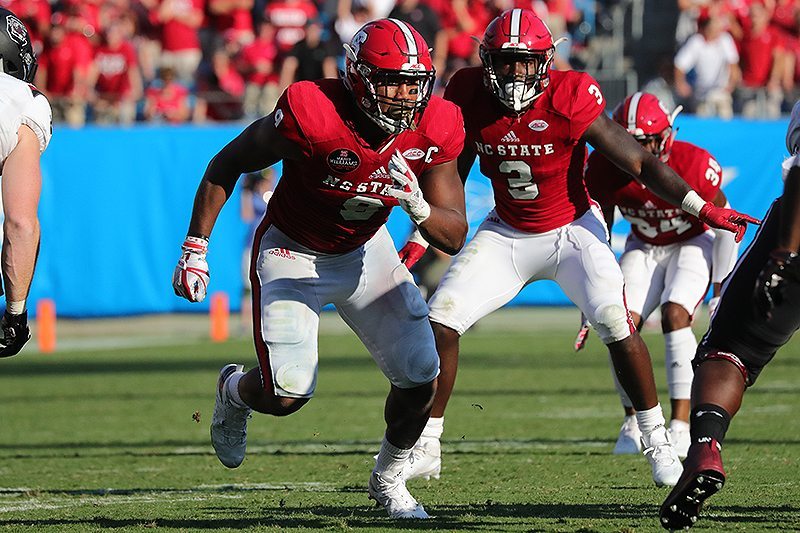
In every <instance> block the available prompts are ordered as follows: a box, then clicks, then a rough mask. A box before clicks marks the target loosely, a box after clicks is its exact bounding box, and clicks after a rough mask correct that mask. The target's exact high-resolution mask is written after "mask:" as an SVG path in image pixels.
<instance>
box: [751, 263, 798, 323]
mask: <svg viewBox="0 0 800 533" xmlns="http://www.w3.org/2000/svg"><path fill="white" fill-rule="evenodd" d="M787 281H793V282H795V283H798V282H800V259H798V255H797V254H796V253H794V252H789V251H786V250H773V252H772V253H771V254H770V256H769V260H767V263H766V264H765V265H764V268H762V269H761V272H760V273H759V274H758V278H756V286H755V289H754V294H753V296H754V298H755V301H756V307H757V309H758V312H759V314H761V316H763V317H766V318H767V320H769V319H770V318H772V311H773V310H774V309H775V307H777V306H779V305H781V304H782V303H783V292H784V290H785V288H786V282H787Z"/></svg>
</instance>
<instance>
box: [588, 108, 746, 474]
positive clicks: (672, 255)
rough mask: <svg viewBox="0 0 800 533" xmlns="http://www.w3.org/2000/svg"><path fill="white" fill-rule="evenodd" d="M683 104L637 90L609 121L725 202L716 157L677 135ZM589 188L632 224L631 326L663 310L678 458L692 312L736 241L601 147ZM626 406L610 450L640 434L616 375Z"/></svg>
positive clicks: (685, 435)
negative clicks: (668, 104)
mask: <svg viewBox="0 0 800 533" xmlns="http://www.w3.org/2000/svg"><path fill="white" fill-rule="evenodd" d="M679 111H680V108H678V109H676V110H675V111H672V112H668V111H667V110H666V109H665V108H664V106H663V105H662V104H661V102H659V100H658V98H656V97H655V96H653V95H652V94H648V93H635V94H633V95H631V96H629V97H628V98H626V99H625V101H624V102H622V103H621V104H620V105H619V106H618V107H617V109H616V110H615V111H614V115H613V118H614V120H615V121H616V122H617V123H618V124H620V125H622V126H623V127H624V128H625V129H627V130H628V132H629V133H630V134H631V135H632V136H633V137H634V138H635V139H636V140H637V141H639V143H640V144H641V145H642V146H643V147H644V148H645V149H647V150H649V151H651V152H652V153H653V155H655V156H656V157H658V158H660V159H661V160H662V161H663V162H664V163H666V164H667V165H668V166H669V167H670V168H671V169H673V170H674V171H675V173H676V174H678V175H679V176H681V177H682V178H683V179H684V180H685V181H686V183H688V184H689V186H690V187H692V188H693V189H694V190H696V191H697V193H698V194H699V195H700V196H701V197H702V198H703V199H704V200H707V201H710V202H713V203H714V204H715V205H718V206H725V205H726V204H727V199H726V198H725V195H724V194H723V192H722V191H721V190H720V186H721V185H722V168H721V167H720V164H719V163H718V162H717V161H716V159H714V157H713V156H712V155H711V154H709V153H708V152H707V151H705V150H703V149H702V148H700V147H698V146H695V145H693V144H691V143H688V142H682V141H674V137H675V133H674V130H673V121H674V118H675V116H676V115H677V113H678V112H679ZM586 186H587V188H588V190H589V193H590V194H591V196H592V198H593V199H594V200H596V201H597V202H598V203H599V204H600V206H601V208H602V210H603V214H604V216H605V219H606V223H607V224H608V227H611V226H612V225H613V223H614V208H615V207H617V208H618V209H619V211H620V212H621V213H622V215H623V216H624V217H625V219H627V220H628V221H629V222H630V223H631V234H630V235H629V236H628V240H627V243H626V245H625V252H624V253H623V255H622V257H621V258H620V266H621V268H622V274H623V276H624V278H625V300H626V302H627V304H628V309H629V310H630V312H631V316H632V318H633V322H634V324H636V326H637V328H641V326H642V323H643V322H644V320H646V319H647V317H648V316H649V315H650V314H651V313H652V312H653V311H654V310H655V309H656V308H660V309H661V325H662V331H663V333H664V343H665V346H666V365H665V367H666V374H667V387H668V390H669V397H670V403H671V407H672V411H671V420H670V427H669V432H670V437H671V440H672V442H673V444H675V447H676V449H677V451H678V456H679V457H681V458H683V457H686V453H687V451H688V449H689V396H690V392H691V385H692V377H693V372H692V366H691V360H692V357H694V353H695V350H696V349H697V340H696V339H695V336H694V333H692V329H691V324H692V318H693V316H694V313H695V310H696V308H697V306H698V305H699V304H700V302H701V301H702V300H703V297H704V296H705V294H706V291H707V289H708V284H709V281H710V282H712V283H713V286H714V295H715V298H714V300H713V302H716V301H717V296H716V295H717V294H719V290H720V285H721V283H722V280H723V279H724V278H725V276H727V275H728V273H729V272H730V270H731V268H732V267H733V262H734V261H735V260H736V256H737V250H738V245H737V243H736V242H735V239H734V236H733V235H732V234H731V233H729V232H727V231H724V230H711V229H709V228H708V226H707V225H706V224H704V223H703V222H701V221H700V220H699V219H697V218H696V217H693V216H691V215H688V214H687V213H685V212H684V211H683V210H682V209H680V208H677V207H674V206H673V205H672V204H670V203H669V202H666V201H665V200H663V199H661V198H659V197H658V196H656V195H655V194H653V193H652V192H651V191H650V190H649V189H647V187H645V186H644V185H643V184H642V183H640V182H639V181H638V180H636V179H634V178H633V176H631V175H630V174H628V173H626V172H625V171H623V170H622V169H620V168H619V167H617V166H616V165H614V164H613V163H611V162H610V161H609V160H608V158H606V157H605V156H604V155H603V154H601V153H599V152H597V151H596V152H593V153H592V155H591V156H589V160H588V162H587V165H586ZM615 382H616V385H617V390H618V392H619V393H620V398H621V400H622V404H623V407H624V409H625V415H626V416H625V420H624V422H623V424H622V428H621V429H620V433H619V437H618V438H617V442H616V445H615V447H614V453H617V454H625V453H639V451H640V450H641V439H640V437H641V433H640V432H639V427H638V424H637V423H636V418H635V416H634V410H633V407H632V404H631V401H630V399H629V398H628V396H627V395H626V394H625V392H624V390H622V388H621V387H620V386H619V382H618V381H617V380H616V379H615Z"/></svg>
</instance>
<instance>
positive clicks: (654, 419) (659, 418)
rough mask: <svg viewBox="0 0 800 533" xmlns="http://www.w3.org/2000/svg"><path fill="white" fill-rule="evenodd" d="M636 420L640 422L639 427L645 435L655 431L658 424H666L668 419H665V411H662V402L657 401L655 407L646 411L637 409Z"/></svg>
mask: <svg viewBox="0 0 800 533" xmlns="http://www.w3.org/2000/svg"><path fill="white" fill-rule="evenodd" d="M636 421H637V422H639V429H640V430H641V431H642V433H643V434H645V435H647V434H648V433H650V432H651V431H653V429H654V428H655V427H656V426H663V425H665V424H666V420H664V413H663V412H662V411H661V404H660V403H657V404H656V406H655V407H651V408H650V409H647V410H645V411H637V412H636Z"/></svg>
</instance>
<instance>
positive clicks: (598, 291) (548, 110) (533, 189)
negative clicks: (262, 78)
mask: <svg viewBox="0 0 800 533" xmlns="http://www.w3.org/2000/svg"><path fill="white" fill-rule="evenodd" d="M554 45H555V43H554V42H553V38H552V35H551V34H550V30H549V29H548V28H547V26H546V25H545V24H544V22H542V20H541V19H539V18H538V17H537V16H536V15H535V14H534V13H533V12H532V11H529V10H525V9H512V10H508V11H505V12H504V13H502V14H501V15H500V16H498V17H497V18H496V19H494V20H493V21H492V22H491V23H490V24H489V26H488V27H487V28H486V32H485V34H484V36H483V40H482V42H481V46H480V56H481V61H482V63H483V67H482V68H481V67H473V68H465V69H462V70H460V71H458V72H457V73H456V74H455V75H454V76H453V77H452V78H451V80H450V83H449V84H448V86H447V89H446V92H445V98H447V99H450V100H452V101H453V102H455V103H456V104H457V105H458V106H459V107H460V108H461V109H462V111H463V112H464V118H465V126H466V129H467V139H466V142H465V145H464V151H463V152H462V153H461V155H460V156H459V158H458V167H459V173H460V174H461V177H462V179H465V178H466V177H467V174H468V173H469V170H470V168H471V166H472V164H473V162H474V160H475V157H476V156H477V157H479V159H480V168H481V171H482V172H483V174H484V175H486V176H488V177H489V178H490V179H491V181H492V187H493V189H494V198H495V204H496V208H495V210H494V211H493V212H491V213H489V215H488V216H487V218H486V219H485V220H484V222H483V223H482V224H481V226H480V228H479V229H478V232H477V233H476V235H475V237H474V238H473V239H472V241H470V243H469V244H468V245H467V246H466V247H465V248H464V249H463V250H462V251H461V252H460V253H459V254H458V256H457V257H456V258H455V259H454V260H453V262H452V263H451V265H450V268H449V270H448V272H447V274H445V276H444V278H443V279H442V282H441V284H440V285H439V288H438V289H437V291H436V293H435V294H434V295H433V297H432V298H431V300H430V302H429V305H430V308H431V311H430V319H431V321H432V322H433V327H434V334H435V336H436V344H437V348H438V350H439V356H440V357H441V363H440V364H441V374H440V376H439V380H438V382H439V383H438V390H437V393H436V399H435V400H434V407H433V411H432V415H431V419H430V420H429V422H428V424H427V425H426V428H425V430H424V432H423V434H422V438H421V439H420V441H419V443H418V444H417V446H416V447H415V451H414V453H413V454H412V457H411V459H410V464H409V466H408V468H407V471H406V474H407V475H408V477H409V478H411V477H417V476H423V477H425V476H437V475H438V474H439V470H440V467H441V457H440V453H441V452H440V445H439V438H440V436H441V433H442V428H443V415H444V410H445V407H446V405H447V400H448V399H449V397H450V394H451V392H452V388H453V384H454V381H455V376H456V367H457V362H458V344H459V338H460V336H461V335H462V334H463V333H464V332H465V331H466V330H467V329H468V328H469V327H470V326H471V325H472V324H474V323H475V322H476V321H477V320H479V319H480V318H481V317H483V316H486V315H487V314H489V313H491V312H492V311H494V310H495V309H498V308H500V307H501V306H503V305H505V304H506V303H507V302H509V301H510V300H511V299H512V298H513V297H514V296H515V295H516V294H517V293H518V292H519V291H520V290H521V289H522V288H523V287H524V286H525V285H527V284H528V283H530V282H533V281H536V280H540V279H551V280H555V281H556V282H557V283H558V284H559V285H560V286H561V288H562V290H563V291H564V292H565V293H566V294H567V296H568V297H569V298H570V299H571V300H572V301H573V302H574V303H575V304H576V305H577V306H578V307H579V308H580V309H581V311H582V312H583V313H584V315H585V316H586V317H587V318H588V320H589V322H590V323H591V324H592V326H594V329H595V330H596V331H597V332H598V333H599V335H600V337H601V339H602V340H603V341H604V343H605V344H607V345H608V348H609V351H610V352H611V359H612V362H613V364H614V369H615V371H616V373H617V377H618V378H619V380H620V383H621V384H622V387H623V388H624V390H625V391H626V392H627V394H628V396H629V397H630V399H631V401H632V403H633V407H634V408H635V409H636V411H637V413H636V417H637V421H638V423H639V427H640V428H641V431H642V440H643V441H644V448H645V450H644V453H645V455H646V456H647V458H648V460H649V461H650V463H651V467H652V475H653V480H654V481H655V483H656V484H657V485H659V486H662V485H674V484H675V483H676V482H677V481H678V477H680V474H681V471H682V468H681V463H680V461H679V460H678V456H677V455H676V453H675V449H674V447H673V446H672V444H671V442H670V440H669V437H668V434H667V430H666V428H665V425H664V424H665V421H664V417H663V415H662V412H661V406H660V405H659V403H658V397H657V395H656V388H655V382H654V380H653V370H652V367H651V363H650V356H649V354H648V351H647V348H646V347H645V345H644V343H643V342H642V339H641V338H640V337H639V335H638V333H637V332H636V328H635V326H634V324H633V322H632V321H631V319H630V315H629V313H628V309H627V307H626V305H625V299H624V296H623V278H622V272H621V270H620V268H619V265H618V264H617V262H616V259H615V257H614V254H613V252H612V251H611V248H610V247H609V245H608V242H607V239H608V235H607V230H606V227H605V224H604V222H603V218H602V214H601V213H600V210H599V208H598V207H597V206H596V205H593V204H592V202H591V201H590V199H589V195H588V194H587V192H586V186H585V185H584V182H583V166H584V161H585V159H586V143H587V142H590V143H592V144H593V145H594V147H595V148H596V149H597V150H600V151H601V152H602V153H604V154H605V155H606V156H608V157H609V158H610V159H611V160H612V161H613V162H614V163H615V164H616V165H618V166H620V167H622V168H623V169H624V170H625V171H626V172H628V173H629V174H632V175H633V176H636V177H637V178H638V179H640V180H641V181H642V182H643V183H645V184H647V185H648V187H650V189H651V190H652V191H654V192H655V193H656V194H657V195H659V196H660V197H663V198H665V199H666V200H668V201H669V202H670V203H671V204H673V205H680V206H682V208H683V210H684V211H687V212H688V213H690V214H691V215H693V216H698V217H700V219H701V220H703V221H704V222H705V223H707V224H708V225H710V226H712V227H722V228H726V229H729V230H731V231H734V232H737V234H738V237H741V236H742V234H743V233H744V231H745V227H746V222H748V221H754V219H751V218H750V217H747V216H745V215H740V214H739V213H737V212H735V211H732V210H730V209H725V208H721V207H717V206H715V205H714V204H713V203H711V202H706V201H705V200H703V199H702V198H701V197H700V195H698V193H697V192H696V191H694V190H693V189H692V188H690V187H689V186H688V185H687V184H686V182H684V181H683V180H681V179H680V177H679V176H677V175H676V174H675V172H674V171H672V169H670V168H669V167H668V166H666V165H664V164H663V163H662V162H661V161H659V160H658V158H656V157H655V156H653V154H651V153H650V152H648V151H646V150H644V149H643V148H642V147H641V146H640V145H639V144H638V143H637V142H636V141H635V140H634V139H633V138H632V137H631V136H630V135H629V134H628V133H627V132H626V131H625V130H624V129H623V128H622V127H620V126H619V124H617V123H616V122H614V121H612V120H611V119H610V118H609V117H607V116H606V115H605V113H604V112H603V111H604V109H605V99H604V97H603V94H602V92H601V91H600V87H599V85H598V83H597V82H596V81H595V80H593V79H592V78H591V77H590V76H589V75H587V74H584V73H580V72H572V71H568V72H558V71H552V72H551V70H550V64H551V62H552V60H553V54H554V52H555V46H554ZM467 110H468V112H467Z"/></svg>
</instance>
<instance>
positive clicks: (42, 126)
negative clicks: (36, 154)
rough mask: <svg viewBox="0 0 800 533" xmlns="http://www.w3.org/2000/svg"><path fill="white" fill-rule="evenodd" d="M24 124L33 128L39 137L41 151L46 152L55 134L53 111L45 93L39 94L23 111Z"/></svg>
mask: <svg viewBox="0 0 800 533" xmlns="http://www.w3.org/2000/svg"><path fill="white" fill-rule="evenodd" d="M22 124H24V125H26V126H28V127H29V128H30V129H32V130H33V132H34V133H35V134H36V138H38V139H39V151H40V152H44V150H45V148H47V145H48V144H50V137H51V136H52V135H53V112H52V110H51V109H50V102H48V101H47V98H46V97H45V96H44V95H43V94H37V95H36V96H35V97H34V99H33V101H32V102H31V103H30V104H28V106H27V108H26V109H25V110H24V111H23V112H22Z"/></svg>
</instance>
